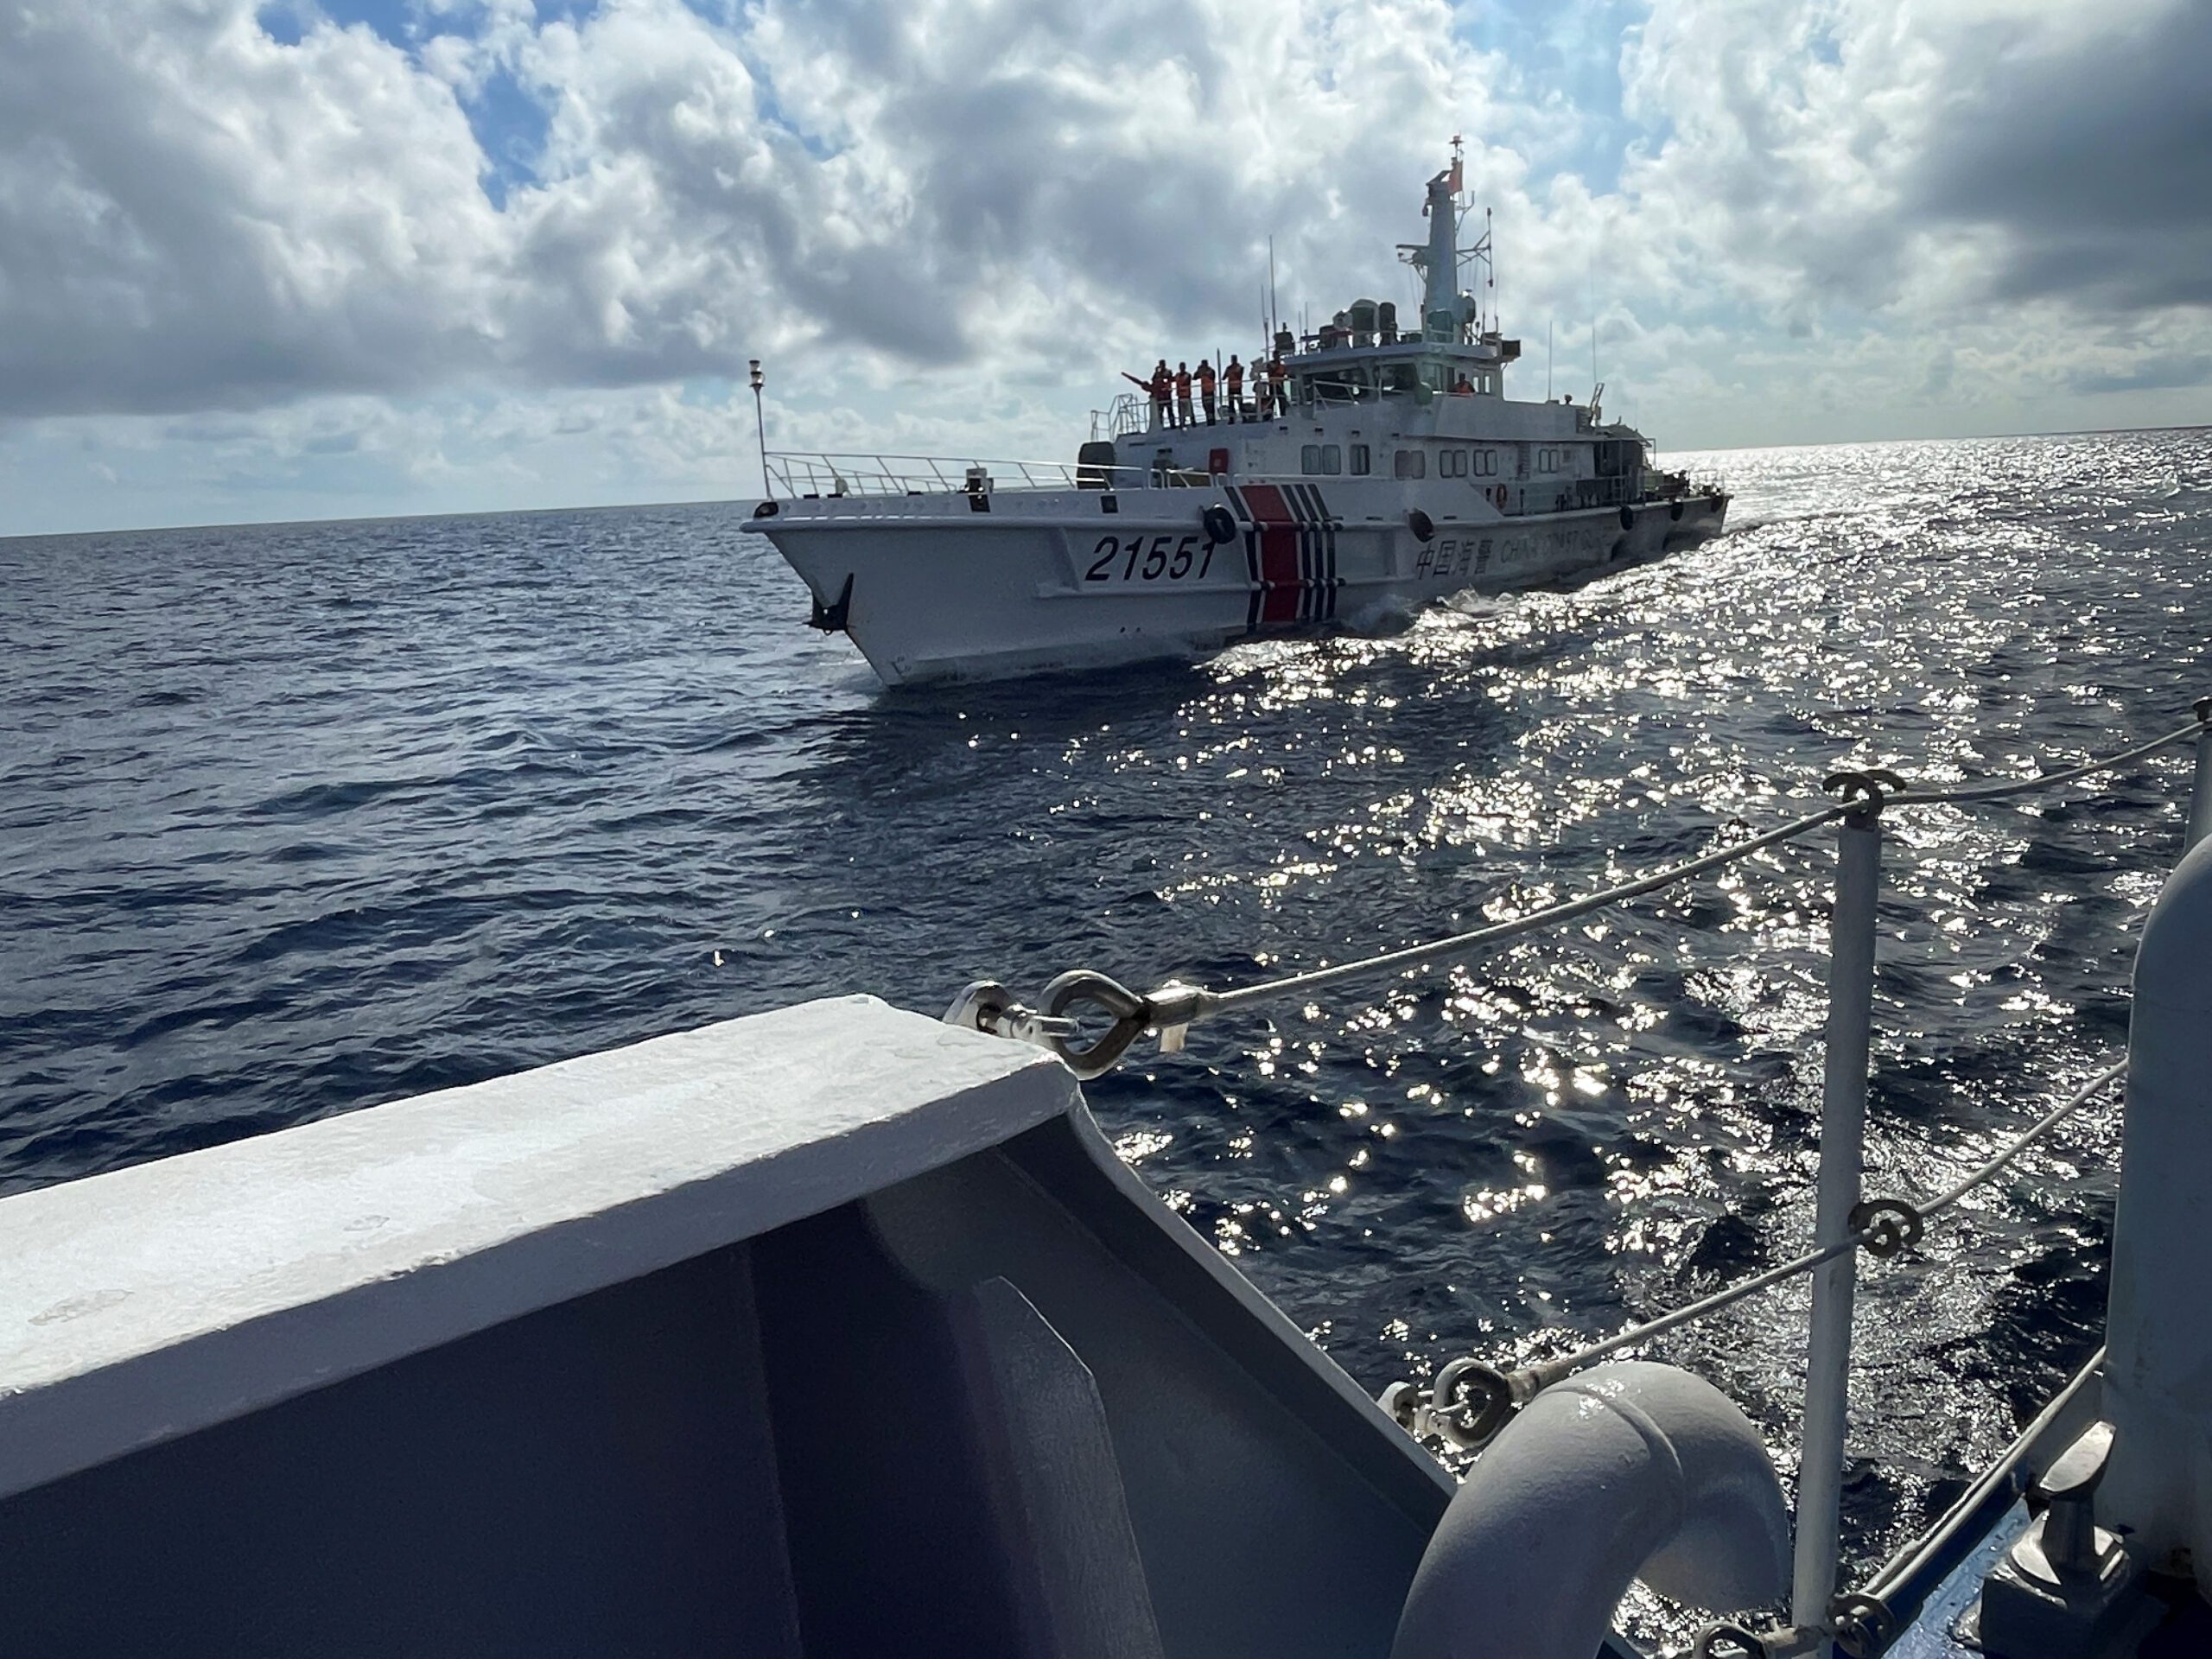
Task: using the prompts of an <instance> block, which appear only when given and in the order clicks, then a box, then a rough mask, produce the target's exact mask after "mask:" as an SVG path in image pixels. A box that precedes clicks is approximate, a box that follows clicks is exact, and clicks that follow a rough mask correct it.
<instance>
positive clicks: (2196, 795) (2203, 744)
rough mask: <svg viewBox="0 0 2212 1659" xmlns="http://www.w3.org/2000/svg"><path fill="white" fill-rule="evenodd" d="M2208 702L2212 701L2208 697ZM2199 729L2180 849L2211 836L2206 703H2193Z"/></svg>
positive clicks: (2211, 717) (2210, 735)
mask: <svg viewBox="0 0 2212 1659" xmlns="http://www.w3.org/2000/svg"><path fill="white" fill-rule="evenodd" d="M2206 701H2207V702H2212V698H2208V699H2207V700H2206ZM2196 718H2197V720H2198V721H2199V722H2200V729H2199V730H2198V732H2197V734H2196V783H2195V784H2193V785H2191V786H2190V795H2189V828H2188V829H2184V830H2183V831H2182V837H2181V849H2182V851H2183V852H2184V853H2186V852H2187V851H2188V850H2189V849H2190V848H2192V847H2194V846H2196V843H2197V842H2200V841H2202V840H2203V839H2204V837H2205V836H2212V711H2208V709H2206V707H2205V704H2204V703H2202V702H2200V703H2198V704H2197V705H2196Z"/></svg>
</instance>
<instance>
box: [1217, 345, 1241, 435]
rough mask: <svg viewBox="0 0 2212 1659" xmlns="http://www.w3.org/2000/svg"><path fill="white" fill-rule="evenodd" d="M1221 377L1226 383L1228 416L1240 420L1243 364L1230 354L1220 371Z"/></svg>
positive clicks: (1233, 419)
mask: <svg viewBox="0 0 2212 1659" xmlns="http://www.w3.org/2000/svg"><path fill="white" fill-rule="evenodd" d="M1221 378H1222V379H1223V380H1224V382H1226V383H1227V390H1228V392H1229V418H1230V420H1232V421H1241V420H1243V418H1244V365H1243V364H1242V363H1240V362H1238V361H1237V360H1236V358H1235V357H1234V356H1233V355H1232V356H1231V357H1230V359H1229V366H1228V367H1227V368H1225V369H1224V370H1223V371H1222V372H1221Z"/></svg>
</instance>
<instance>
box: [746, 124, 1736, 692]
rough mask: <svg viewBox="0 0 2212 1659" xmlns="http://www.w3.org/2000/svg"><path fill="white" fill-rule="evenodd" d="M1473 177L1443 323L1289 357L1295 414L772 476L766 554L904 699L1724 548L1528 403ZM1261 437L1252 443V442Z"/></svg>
mask: <svg viewBox="0 0 2212 1659" xmlns="http://www.w3.org/2000/svg"><path fill="white" fill-rule="evenodd" d="M1460 178H1461V164H1460V161H1459V156H1458V153H1457V145H1456V141H1455V147H1454V156H1453V160H1452V165H1451V166H1450V167H1449V168H1446V169H1444V170H1443V171H1441V172H1440V173H1438V174H1437V175H1436V176H1435V177H1434V178H1433V179H1431V180H1430V181H1428V188H1427V206H1426V208H1425V211H1426V213H1427V218H1428V238H1427V241H1426V242H1425V243H1423V244H1420V245H1408V246H1406V247H1404V248H1402V250H1401V253H1402V257H1405V258H1406V260H1407V261H1408V263H1409V264H1412V265H1413V266H1414V268H1415V269H1416V270H1418V271H1419V272H1420V274H1421V278H1422V285H1423V298H1422V302H1421V316H1420V317H1419V318H1418V319H1417V320H1415V321H1414V324H1413V326H1412V327H1403V326H1402V325H1401V322H1400V320H1399V318H1398V315H1397V312H1396V307H1395V305H1393V304H1391V303H1389V302H1374V301H1370V300H1361V301H1357V302H1354V303H1353V304H1352V305H1351V307H1350V308H1348V309H1347V310H1346V311H1344V312H1340V313H1338V314H1337V318H1336V320H1335V321H1332V322H1331V323H1329V324H1327V325H1325V326H1324V327H1320V328H1319V329H1318V330H1316V331H1314V332H1313V333H1312V334H1308V335H1306V336H1305V337H1304V338H1303V339H1302V340H1300V339H1299V338H1298V337H1296V336H1294V334H1292V333H1291V331H1289V330H1287V329H1281V330H1278V331H1277V333H1276V335H1275V340H1274V354H1275V356H1276V358H1277V359H1278V360H1279V361H1281V363H1282V364H1283V366H1284V370H1285V376H1284V385H1283V391H1284V394H1285V395H1284V396H1282V397H1280V398H1278V397H1276V396H1275V395H1274V391H1273V388H1272V387H1269V386H1268V384H1267V383H1266V382H1265V381H1264V380H1263V381H1262V383H1261V384H1262V390H1263V392H1264V393H1265V394H1266V395H1264V396H1263V397H1262V400H1261V401H1260V402H1259V403H1258V404H1256V405H1255V406H1247V407H1245V408H1243V409H1241V410H1240V409H1238V408H1236V407H1235V406H1233V405H1232V406H1231V407H1230V408H1228V409H1226V410H1224V411H1223V412H1224V414H1225V415H1227V416H1230V418H1228V419H1225V420H1224V421H1223V422H1221V423H1218V424H1216V423H1212V422H1207V423H1204V424H1200V423H1195V422H1186V423H1175V422H1173V420H1171V419H1169V418H1167V416H1168V413H1169V406H1168V405H1166V404H1163V403H1160V402H1158V401H1154V400H1149V399H1145V398H1139V397H1129V396H1124V397H1122V398H1121V399H1120V400H1119V401H1118V402H1117V403H1116V405H1115V406H1114V407H1113V408H1112V409H1110V410H1106V411H1103V412H1102V413H1097V414H1094V415H1093V416H1092V433H1091V439H1090V442H1087V443H1085V444H1084V446H1083V447H1082V449H1081V451H1080V454H1079V457H1078V459H1077V463H1076V464H1075V465H1074V466H1072V467H1069V466H1064V465H1061V464H1058V463H1053V462H1037V461H940V460H932V459H928V458H924V457H915V456H883V455H800V454H764V456H763V461H764V464H765V470H766V473H767V474H768V477H769V480H770V483H771V486H772V487H773V488H774V489H776V491H777V494H776V495H774V496H772V498H771V499H767V500H764V501H763V502H762V503H761V504H760V507H759V508H758V509H757V510H756V513H755V517H754V518H753V521H752V522H751V524H749V526H748V528H749V529H751V530H753V531H758V532H760V534H762V535H765V536H766V537H768V539H769V540H770V541H771V542H772V543H774V544H775V547H776V549H777V550H778V551H779V553H781V554H782V555H783V556H784V557H785V560H787V561H788V562H789V563H790V564H791V567H792V569H795V570H797V571H798V574H799V575H800V576H801V577H802V578H804V581H805V582H806V584H807V587H808V588H810V590H811V592H812V594H813V600H814V606H813V616H812V620H813V622H814V624H815V626H817V627H823V628H826V629H830V630H842V632H846V633H848V634H849V635H851V637H852V639H853V641H854V643H855V645H858V646H859V647H860V649H861V652H862V653H863V654H864V655H865V656H866V657H867V658H868V663H869V664H870V665H871V666H872V667H873V668H874V670H875V671H876V673H877V674H878V675H880V677H882V678H883V680H884V681H885V682H886V683H890V684H893V685H897V684H902V683H913V682H919V681H927V680H945V679H983V678H993V677H1001V676H1007V675H1014V674H1023V673H1037V672H1047V671H1055V670H1063V669H1077V668H1088V667H1096V666H1101V665H1105V664H1115V663H1122V662H1129V661H1135V660H1137V659H1140V658H1152V657H1175V656H1192V655H1198V654H1203V653H1205V652H1209V651H1213V650H1217V649H1219V648H1221V647H1223V646H1224V645H1230V644H1231V643H1234V642H1235V641H1237V640H1239V639H1248V638H1251V637H1254V636H1259V635H1270V634H1313V633H1321V632H1330V631H1332V630H1335V629H1338V628H1351V629H1353V630H1357V631H1362V632H1381V631H1385V630H1388V629H1389V628H1391V627H1394V626H1404V625H1405V623H1407V622H1408V620H1411V618H1412V617H1413V616H1414V614H1415V613H1417V612H1418V611H1419V610H1420V608H1421V607H1422V606H1423V605H1425V604H1427V603H1428V602H1430V601H1436V600H1440V599H1444V598H1447V597H1449V596H1450V595H1452V594H1456V593H1459V592H1463V591H1466V590H1470V589H1471V590H1475V591H1478V592H1498V591H1502V590H1503V589H1507V588H1523V587H1528V586H1531V585H1533V584H1535V583H1540V582H1550V581H1554V580H1557V579H1559V578H1561V577H1565V576H1569V575H1574V574H1577V573H1580V572H1585V571H1589V570H1592V569H1599V568H1602V567H1604V566H1605V565H1608V564H1611V563H1616V562H1619V561H1624V560H1628V559H1634V558H1644V557H1649V556H1654V555H1656V554H1659V553H1661V552H1663V551H1666V550H1669V549H1672V548H1675V547H1678V546H1681V545H1685V544H1687V543H1691V542H1694V541H1699V540H1702V539H1704V538H1705V537H1709V536H1713V535H1715V534H1717V533H1719V531H1720V529H1721V525H1722V521H1723V518H1725V516H1726V512H1727V507H1728V497H1727V494H1726V492H1725V491H1723V490H1722V489H1720V488H1719V487H1718V486H1700V485H1693V483H1692V482H1691V480H1689V479H1688V477H1687V476H1684V475H1681V474H1668V473H1662V472H1660V471H1658V470H1657V469H1656V468H1655V467H1653V466H1652V465H1651V464H1650V457H1649V448H1648V445H1649V441H1648V440H1647V439H1646V438H1645V437H1644V435H1643V434H1642V433H1641V432H1638V431H1637V430H1636V429H1634V428H1633V427H1630V426H1628V425H1626V424H1624V423H1620V422H1617V421H1616V422H1608V421H1606V420H1605V417H1604V414H1603V410H1602V407H1601V403H1600V398H1601V397H1602V391H1603V388H1602V387H1600V388H1599V391H1598V392H1597V393H1595V394H1593V396H1592V400H1591V402H1590V404H1587V405H1577V404H1573V403H1572V402H1570V401H1564V400H1563V401H1561V402H1560V403H1552V402H1550V401H1548V400H1547V401H1544V402H1540V403H1529V402H1522V401H1516V400H1515V399H1512V398H1509V397H1507V396H1506V395H1505V385H1504V382H1505V370H1506V367H1507V365H1509V364H1510V363H1512V362H1514V361H1515V360H1516V359H1517V358H1518V357H1519V356H1520V354H1521V344H1520V342H1519V341H1518V340H1510V339H1507V338H1505V337H1503V335H1502V334H1500V332H1499V331H1498V329H1497V327H1496V326H1495V321H1494V319H1491V318H1486V317H1485V316H1484V312H1483V308H1482V306H1481V304H1480V302H1478V300H1477V298H1476V297H1475V296H1473V295H1472V294H1470V293H1467V292H1465V291H1462V289H1461V288H1460V283H1459V273H1460V270H1461V267H1462V264H1463V262H1465V261H1468V260H1484V259H1487V257H1488V255H1489V238H1488V236H1487V234H1485V235H1484V237H1483V238H1481V239H1480V240H1478V242H1477V243H1476V245H1474V246H1473V247H1471V248H1468V249H1465V250H1462V249H1461V248H1460V247H1459V227H1460V224H1461V219H1462V216H1463V213H1464V211H1465V210H1464V209H1463V207H1462V205H1461V201H1460V190H1459V186H1460ZM1239 415H1242V416H1244V418H1242V419H1239V418H1236V416H1239Z"/></svg>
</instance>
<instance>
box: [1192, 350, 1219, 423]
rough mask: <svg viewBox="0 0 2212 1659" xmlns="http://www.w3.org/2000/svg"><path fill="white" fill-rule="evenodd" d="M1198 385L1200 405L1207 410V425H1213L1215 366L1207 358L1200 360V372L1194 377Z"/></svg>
mask: <svg viewBox="0 0 2212 1659" xmlns="http://www.w3.org/2000/svg"><path fill="white" fill-rule="evenodd" d="M1194 378H1196V379H1197V381H1198V404H1199V407H1201V408H1202V409H1204V410H1205V414H1206V424H1207V425H1208V426H1211V425H1212V424H1213V382H1214V374H1213V365H1212V363H1211V362H1210V361H1208V360H1207V359H1205V358H1203V357H1202V358H1200V359H1198V373H1197V375H1196V376H1195V377H1194Z"/></svg>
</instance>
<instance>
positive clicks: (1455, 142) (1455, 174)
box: [1452, 132, 1461, 196]
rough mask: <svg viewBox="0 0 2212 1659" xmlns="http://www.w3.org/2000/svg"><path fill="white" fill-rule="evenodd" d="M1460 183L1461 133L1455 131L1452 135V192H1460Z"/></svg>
mask: <svg viewBox="0 0 2212 1659" xmlns="http://www.w3.org/2000/svg"><path fill="white" fill-rule="evenodd" d="M1460 183H1461V164H1460V160H1459V134H1458V133H1456V132H1455V133H1453V134H1452V194H1453V195H1455V196H1456V195H1458V194H1459V186H1460Z"/></svg>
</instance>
